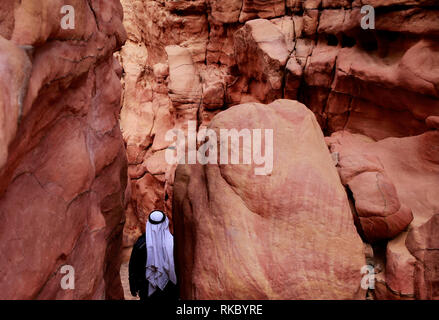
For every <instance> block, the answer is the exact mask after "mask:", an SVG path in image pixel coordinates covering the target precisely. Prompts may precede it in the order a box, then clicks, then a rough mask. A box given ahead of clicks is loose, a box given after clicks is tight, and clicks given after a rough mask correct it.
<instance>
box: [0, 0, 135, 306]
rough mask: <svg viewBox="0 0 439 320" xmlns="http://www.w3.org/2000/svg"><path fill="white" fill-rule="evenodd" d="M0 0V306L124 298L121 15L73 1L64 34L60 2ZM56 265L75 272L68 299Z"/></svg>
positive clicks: (113, 4) (116, 8) (104, 4)
mask: <svg viewBox="0 0 439 320" xmlns="http://www.w3.org/2000/svg"><path fill="white" fill-rule="evenodd" d="M6 3H7V5H6V6H4V5H3V3H2V5H1V8H0V17H5V16H7V17H8V19H6V22H5V20H3V19H0V20H1V21H2V22H1V27H0V43H1V45H0V70H1V72H0V88H1V91H0V92H1V93H0V121H1V122H2V125H1V127H0V140H1V143H0V144H1V150H0V181H1V182H0V216H1V221H2V222H1V224H0V230H1V231H0V254H1V256H2V260H1V272H0V298H1V299H105V298H107V299H121V298H123V292H122V287H121V283H120V277H119V268H120V262H119V258H118V257H119V252H120V246H121V242H122V229H123V223H124V210H125V199H124V194H125V189H126V184H127V176H126V167H127V165H126V153H125V150H124V145H123V140H122V135H121V133H120V129H119V122H118V118H119V110H120V92H121V85H120V81H119V77H118V76H117V74H116V72H115V70H117V69H118V63H117V61H115V60H114V58H113V52H114V51H115V50H117V49H118V48H120V46H121V45H122V44H123V43H124V41H125V31H124V29H123V25H122V7H121V5H120V3H119V2H118V1H113V0H110V1H97V0H92V1H85V0H76V1H71V5H73V6H74V8H75V13H76V21H75V25H76V26H77V27H76V28H75V29H74V30H63V29H62V28H61V26H60V21H61V18H62V17H63V16H62V15H61V14H60V13H59V12H60V10H61V7H62V6H63V5H64V4H65V2H64V1H57V0H51V1H38V3H37V2H34V1H21V2H17V1H15V2H14V1H6ZM12 3H13V4H12ZM14 9H15V10H14ZM11 19H12V21H15V23H14V24H10V23H9V22H8V21H10V20H11ZM63 265H71V266H72V267H73V268H74V269H75V279H76V281H75V289H74V290H64V289H62V288H61V278H62V277H63V274H61V267H62V266H63Z"/></svg>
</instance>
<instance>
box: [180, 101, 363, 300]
mask: <svg viewBox="0 0 439 320" xmlns="http://www.w3.org/2000/svg"><path fill="white" fill-rule="evenodd" d="M209 128H211V129H213V130H214V131H215V132H216V133H217V135H218V137H219V136H220V130H221V129H237V130H238V131H240V130H242V129H249V130H252V129H262V132H264V129H265V130H269V129H272V130H274V131H273V146H274V149H273V150H274V153H273V155H274V157H273V170H272V172H270V171H266V173H267V175H255V169H257V168H258V167H259V166H258V165H256V164H255V163H252V164H236V165H228V164H221V165H219V164H208V165H204V166H203V165H201V164H196V165H180V166H179V167H178V168H177V172H176V177H175V182H174V212H173V217H174V230H175V237H176V246H177V261H178V270H179V279H180V280H179V281H180V285H181V293H182V298H186V299H352V298H355V297H357V294H358V292H360V291H359V288H360V283H361V278H362V275H361V268H362V267H363V265H364V264H365V256H364V247H363V243H362V241H361V239H360V237H359V235H358V234H357V231H356V229H355V226H354V220H353V217H352V213H351V210H350V208H349V203H348V199H347V195H346V193H345V190H344V188H343V186H342V184H341V182H340V178H339V176H338V174H337V170H336V169H335V167H334V164H333V161H332V159H331V156H330V154H329V151H328V149H327V147H326V145H325V142H324V138H323V134H322V131H321V129H320V127H319V125H318V124H317V121H316V119H315V116H314V115H313V113H312V112H311V111H310V110H308V109H307V108H306V107H305V106H304V105H302V104H300V103H298V102H296V101H291V100H277V101H275V102H273V103H271V104H270V105H262V104H256V103H250V104H244V105H239V106H235V107H232V108H230V109H228V110H227V111H225V112H222V113H220V114H219V115H217V116H216V117H215V118H214V119H213V120H212V122H211V124H210V126H209ZM262 135H263V133H262ZM266 139H267V140H265V142H266V144H265V154H267V153H268V154H269V151H270V148H269V145H268V143H269V138H266ZM253 146H254V145H253ZM218 150H220V148H218ZM240 150H241V152H242V150H243V148H242V145H241V146H240ZM218 158H219V157H218Z"/></svg>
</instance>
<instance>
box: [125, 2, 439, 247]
mask: <svg viewBox="0 0 439 320" xmlns="http://www.w3.org/2000/svg"><path fill="white" fill-rule="evenodd" d="M121 2H122V4H123V6H124V11H125V21H124V24H125V27H126V29H127V31H128V38H129V40H128V42H127V44H126V46H125V47H124V49H123V50H122V52H121V55H120V60H121V63H122V65H123V67H124V70H125V73H124V86H125V93H124V103H123V111H122V114H123V115H124V116H123V117H125V116H126V118H131V119H132V118H133V116H134V115H135V114H137V115H140V114H142V116H141V118H142V120H140V119H139V120H130V121H131V123H132V122H135V121H139V123H138V125H137V127H139V129H138V131H137V133H133V132H132V129H131V128H130V127H131V125H130V126H128V125H122V128H123V130H124V136H125V141H128V144H129V145H130V146H129V149H130V151H129V158H130V157H132V158H131V160H129V161H130V177H131V181H132V185H133V190H135V189H136V186H138V187H139V188H140V189H141V190H142V191H141V192H140V194H141V197H142V198H144V199H148V201H147V202H144V201H143V200H141V201H138V200H137V199H138V198H137V196H136V194H135V193H134V192H133V198H132V203H131V205H130V209H129V211H128V219H127V227H126V229H125V231H126V232H125V235H126V236H127V237H126V241H125V243H126V245H127V246H130V245H131V244H132V241H133V239H134V238H135V236H134V235H138V234H139V233H140V232H141V230H142V229H143V222H144V216H145V214H147V213H148V212H149V211H151V210H152V209H154V208H161V209H165V210H166V211H167V214H168V215H169V216H171V211H172V210H171V198H172V184H173V181H172V177H173V170H175V168H173V167H167V166H165V165H164V164H162V165H161V166H160V165H158V166H155V168H161V169H160V170H159V171H158V172H156V173H155V174H154V173H152V172H149V171H145V167H146V166H145V162H146V161H147V159H148V158H149V157H152V156H153V154H154V153H155V152H157V150H159V149H157V148H158V146H160V148H166V147H167V143H166V142H165V141H164V138H163V135H164V133H165V132H166V131H167V130H169V129H172V128H180V127H182V126H184V125H185V122H186V121H187V120H188V119H196V120H197V122H198V127H200V126H205V125H208V124H209V122H210V121H211V119H212V118H213V117H214V116H215V115H216V114H217V113H218V112H220V111H222V110H225V109H227V108H228V107H230V106H233V105H237V104H241V103H245V102H262V103H270V102H272V101H274V100H275V99H278V98H288V99H297V100H299V101H301V102H303V103H304V104H305V105H307V107H308V108H310V109H311V110H312V111H313V112H314V113H315V114H316V117H317V120H318V121H319V124H320V125H321V126H322V129H323V131H324V133H325V134H326V135H330V134H331V133H333V132H336V131H340V130H346V131H349V132H352V133H361V134H364V135H366V136H368V137H370V138H372V139H374V140H381V139H384V138H387V137H405V136H411V135H418V134H421V133H423V132H425V131H426V130H428V128H429V126H428V124H426V121H425V120H426V118H427V117H428V116H439V92H438V87H437V83H438V82H439V79H438V74H439V70H438V68H439V60H438V59H439V54H438V53H439V47H438V44H437V41H436V38H437V36H438V34H439V21H438V19H436V17H437V15H438V13H439V5H438V4H437V2H436V1H430V0H428V1H401V0H382V1H362V2H361V3H360V1H346V0H340V1H327V0H323V1H322V0H306V1H296V0H285V1H282V0H270V1H260V0H221V1H219V0H192V1H182V0H177V1H164V0H150V1H140V0H122V1H121ZM362 4H372V5H373V6H374V7H375V8H376V29H375V30H363V29H362V28H361V27H360V23H361V18H362V15H361V12H360V9H361V5H362ZM169 46H179V47H180V48H182V49H178V50H177V49H173V51H174V53H173V55H172V57H171V58H170V59H171V60H173V61H174V62H172V63H174V64H175V63H176V62H175V61H178V60H179V59H183V58H177V57H176V56H175V52H176V51H175V50H177V51H178V52H179V53H178V54H177V55H180V54H181V55H182V56H184V57H185V58H184V59H186V61H189V59H188V56H187V55H188V53H190V55H191V56H192V61H189V62H186V63H187V64H188V65H193V67H190V68H191V70H192V71H191V73H192V75H191V77H193V76H194V75H195V76H198V77H199V82H200V86H201V99H200V100H199V101H197V102H196V101H195V100H194V99H193V97H194V96H193V94H194V92H192V91H190V93H188V96H192V98H189V97H188V98H189V100H191V101H187V103H184V105H185V107H183V108H181V107H180V106H179V104H181V103H179V102H177V105H176V100H175V98H176V97H175V94H173V88H172V87H170V86H169V84H170V83H172V82H170V77H171V75H170V74H169V71H168V70H169V63H170V61H169V57H168V54H167V53H168V52H169V50H167V49H166V48H169ZM183 48H184V49H186V50H183ZM191 81H192V80H191ZM194 81H197V80H194ZM197 82H198V81H197ZM174 83H175V82H174ZM195 87H196V89H194V90H195V91H196V92H197V94H198V84H197V85H196V86H195ZM168 91H169V92H168ZM196 96H197V95H196ZM172 99H174V101H171V100H172ZM178 99H180V100H184V99H185V97H183V96H182V95H181V94H180V95H179V98H178ZM128 114H131V116H129V115H128ZM122 122H124V120H123V121H122ZM140 122H143V124H142V126H141V125H140ZM140 127H141V128H140ZM151 128H153V129H152V131H151ZM158 128H161V132H160V133H159V132H158ZM125 132H129V133H126V134H125ZM134 136H137V138H134ZM132 139H134V140H136V141H139V142H136V143H137V144H139V143H140V141H142V143H143V144H142V145H141V146H140V145H138V146H137V147H135V148H134V147H131V145H132V142H131V141H133V140H132ZM156 141H157V142H156ZM153 145H154V146H155V147H156V148H155V149H152V148H151V146H153ZM134 150H137V151H134ZM155 159H156V160H154V162H155V163H157V160H158V159H160V157H159V156H156V157H155ZM141 177H142V178H141ZM146 195H147V196H146ZM145 196H146V197H145ZM405 216H406V217H407V216H408V213H407V212H406V213H405ZM133 219H134V220H133ZM406 221H407V219H406ZM128 234H130V235H128Z"/></svg>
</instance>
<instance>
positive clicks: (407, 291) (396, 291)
mask: <svg viewBox="0 0 439 320" xmlns="http://www.w3.org/2000/svg"><path fill="white" fill-rule="evenodd" d="M428 119H429V120H428V122H434V118H433V119H432V118H428ZM327 142H328V143H329V144H330V146H331V151H332V152H335V153H337V154H338V158H339V162H338V166H339V170H340V173H341V177H342V181H343V183H345V184H346V185H347V186H348V187H349V188H351V190H352V194H353V197H354V199H355V200H356V199H357V198H360V201H363V204H364V202H365V203H366V204H367V205H368V206H369V207H370V208H373V207H374V205H380V206H381V208H383V207H382V202H381V201H380V200H379V199H375V202H374V201H372V200H373V199H374V193H371V190H374V186H371V185H370V186H369V187H367V186H366V185H361V184H350V183H349V181H351V180H352V177H355V176H361V175H364V174H369V173H370V172H378V171H381V172H383V174H385V175H386V176H387V178H388V181H391V182H392V184H393V187H394V188H395V191H396V194H397V198H396V196H395V198H394V199H393V200H392V201H386V204H388V205H391V204H392V203H393V206H394V205H395V203H397V202H399V203H400V205H401V207H405V208H407V210H410V211H411V212H412V214H413V221H412V222H411V223H410V221H409V220H408V219H407V220H406V222H404V224H401V223H402V222H403V221H404V219H402V218H399V219H397V220H396V223H395V224H394V225H393V226H392V225H391V224H392V221H390V220H389V221H388V223H387V229H382V227H381V225H380V224H375V225H374V224H373V223H372V224H371V225H370V224H366V225H365V224H364V220H365V219H363V220H361V225H362V227H363V228H362V229H363V232H365V233H366V234H365V236H366V238H367V239H377V238H378V235H379V234H380V233H381V231H382V230H387V231H389V230H392V228H399V227H398V226H400V227H401V228H400V232H401V231H404V230H405V229H407V231H408V233H407V232H403V233H401V234H399V235H398V236H397V237H395V238H394V239H392V240H391V241H389V242H388V243H387V245H386V246H387V249H386V250H387V253H386V260H387V261H386V271H385V280H384V281H385V283H386V286H387V288H386V289H384V290H383V289H382V288H381V289H380V290H379V292H378V297H379V298H385V299H390V298H392V299H393V298H415V299H434V298H437V292H436V291H437V289H436V281H437V277H436V272H435V268H436V267H437V260H435V259H434V258H432V257H434V255H432V256H429V252H430V251H429V249H428V250H427V249H426V248H431V249H432V250H431V252H433V253H434V250H436V249H435V248H436V246H437V244H436V243H435V242H434V241H435V240H434V236H433V230H435V228H436V220H435V218H434V217H435V216H436V215H437V211H438V208H439V202H438V199H439V193H438V192H439V185H438V183H439V152H438V148H437V146H438V145H439V144H438V143H439V132H438V131H437V130H431V131H428V132H426V133H424V134H422V135H419V136H413V137H406V138H388V139H384V140H381V141H378V142H374V141H371V140H370V139H367V138H365V137H362V136H354V135H352V134H349V133H347V132H338V133H335V134H334V135H333V136H332V137H331V138H329V139H327ZM373 163H375V164H376V166H375V167H373V166H372V165H371V164H373ZM363 182H367V180H364V181H363ZM392 189H393V188H392ZM386 195H387V197H388V193H382V196H383V198H382V199H383V200H382V201H384V200H385V199H387V198H386ZM394 195H395V193H394ZM369 197H370V198H369ZM363 204H360V205H357V202H356V201H355V205H356V207H357V209H358V207H359V209H360V210H357V212H358V214H359V215H361V212H362V210H364V205H363ZM382 212H384V211H382ZM394 215H395V216H398V215H400V216H401V217H402V214H401V212H400V211H399V212H398V211H397V212H396V213H395V214H394ZM360 219H361V217H360ZM366 219H367V218H366ZM408 223H410V225H408V228H406V227H407V226H405V227H404V228H402V227H403V226H404V225H406V224H408ZM364 226H365V227H366V228H364ZM429 241H432V242H431V246H430V244H429V243H430V242H429ZM429 246H430V247H429ZM424 253H425V254H424ZM415 258H416V259H415ZM426 263H428V264H429V265H428V267H425V265H426Z"/></svg>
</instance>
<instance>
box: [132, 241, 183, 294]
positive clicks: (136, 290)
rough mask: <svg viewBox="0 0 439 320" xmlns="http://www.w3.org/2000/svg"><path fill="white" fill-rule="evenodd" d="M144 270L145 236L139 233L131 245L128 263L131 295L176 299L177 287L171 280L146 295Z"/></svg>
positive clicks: (146, 287) (146, 284)
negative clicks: (162, 288) (161, 288)
mask: <svg viewBox="0 0 439 320" xmlns="http://www.w3.org/2000/svg"><path fill="white" fill-rule="evenodd" d="M145 272H146V236H145V234H143V235H141V236H140V237H139V239H137V242H136V243H135V244H134V246H133V251H132V252H131V257H130V262H129V265H128V277H129V282H130V291H131V294H132V295H133V297H136V296H137V295H138V296H139V298H140V300H148V301H154V300H163V301H176V300H177V299H178V288H177V286H176V285H175V284H173V283H172V282H171V281H169V282H168V284H167V285H166V287H165V290H163V291H162V290H160V289H159V288H157V289H156V291H155V292H154V293H153V294H152V295H151V296H150V297H148V286H149V283H148V280H146V277H145Z"/></svg>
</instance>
